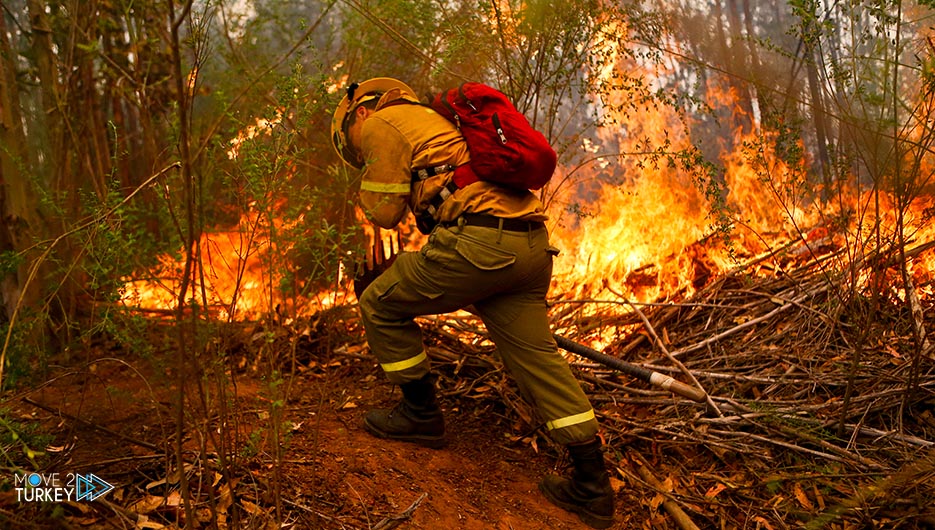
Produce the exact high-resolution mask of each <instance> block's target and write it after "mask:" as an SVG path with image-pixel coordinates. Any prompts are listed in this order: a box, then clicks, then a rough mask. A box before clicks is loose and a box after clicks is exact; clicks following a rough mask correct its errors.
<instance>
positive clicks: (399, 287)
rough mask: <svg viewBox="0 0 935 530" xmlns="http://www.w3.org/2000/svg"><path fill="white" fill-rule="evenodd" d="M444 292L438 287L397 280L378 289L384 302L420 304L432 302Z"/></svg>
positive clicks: (380, 298)
mask: <svg viewBox="0 0 935 530" xmlns="http://www.w3.org/2000/svg"><path fill="white" fill-rule="evenodd" d="M443 294H445V293H444V292H442V291H439V290H438V289H433V288H430V287H428V286H424V285H413V284H411V283H407V284H403V283H402V282H401V281H398V280H397V281H395V282H393V283H391V284H389V285H388V286H386V289H383V290H381V291H378V292H377V300H379V301H380V302H383V303H388V302H392V303H402V304H418V303H422V302H430V301H432V300H435V299H436V298H439V297H440V296H441V295H443Z"/></svg>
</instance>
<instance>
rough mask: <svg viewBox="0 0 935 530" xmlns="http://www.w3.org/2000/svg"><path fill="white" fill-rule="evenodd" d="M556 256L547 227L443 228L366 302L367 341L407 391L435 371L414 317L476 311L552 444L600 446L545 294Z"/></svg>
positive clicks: (404, 257)
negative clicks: (554, 328)
mask: <svg viewBox="0 0 935 530" xmlns="http://www.w3.org/2000/svg"><path fill="white" fill-rule="evenodd" d="M555 254H557V251H556V250H555V248H554V247H552V246H551V245H550V244H549V234H548V231H547V230H546V229H545V228H538V229H534V230H531V231H521V232H520V231H507V230H501V229H499V228H486V227H479V226H471V225H464V224H463V223H461V224H459V225H455V226H451V227H449V228H446V227H444V226H441V225H439V226H437V227H436V228H435V229H434V230H433V231H432V233H431V234H430V235H429V238H428V242H427V243H426V244H425V245H424V246H423V247H422V249H420V251H419V252H404V253H402V254H400V255H399V256H398V257H397V259H396V261H395V262H394V263H393V265H392V266H391V267H390V268H389V269H387V270H386V272H384V273H383V274H381V275H380V276H379V277H378V278H377V279H376V280H374V281H373V283H371V284H370V286H368V287H367V289H366V290H365V291H364V292H363V293H362V295H361V297H360V309H361V315H362V320H363V322H364V328H365V330H366V333H367V341H368V343H369V344H370V349H371V350H372V351H373V353H374V355H375V356H376V358H377V360H378V362H379V363H380V366H381V367H382V368H383V370H384V372H385V373H386V376H387V378H388V379H389V381H390V382H392V383H395V384H402V383H405V382H408V381H413V380H416V379H420V378H421V377H422V376H424V375H425V374H427V373H428V372H429V368H430V366H429V358H428V357H427V356H426V354H425V348H424V346H423V342H422V331H421V328H420V327H419V325H418V324H417V323H416V322H415V321H414V320H413V318H414V317H416V316H420V315H429V314H440V313H448V312H451V311H455V310H458V309H462V308H465V307H467V306H469V305H472V304H473V306H474V307H475V308H476V309H477V312H478V314H479V316H480V318H481V319H482V320H483V322H484V325H485V326H486V327H487V331H488V332H489V333H490V338H491V339H492V340H493V342H494V344H495V345H496V347H497V350H498V351H499V353H500V357H501V358H502V360H503V363H504V365H505V366H506V368H507V370H509V372H510V374H511V375H512V376H513V378H514V379H515V380H516V382H517V385H518V386H519V388H520V391H521V393H522V394H523V396H524V398H525V399H526V400H528V401H529V402H530V403H531V404H532V405H533V406H534V407H535V408H536V410H537V412H538V414H539V415H540V416H541V419H542V420H543V421H545V424H546V426H547V428H548V429H549V431H550V434H551V437H552V439H553V440H555V441H556V442H557V443H561V444H568V443H573V442H579V441H585V440H590V439H592V438H593V437H594V435H595V434H596V433H597V430H598V425H597V420H596V419H595V417H594V410H593V409H592V408H591V404H590V403H589V401H588V399H587V396H586V395H585V393H584V391H583V390H582V389H581V386H580V385H579V384H578V381H577V380H576V379H575V377H574V375H573V374H572V372H571V369H570V368H569V366H568V362H567V361H566V360H565V358H564V357H562V355H561V354H559V352H558V349H557V347H556V345H555V340H554V339H553V337H552V332H551V329H550V327H549V320H548V313H547V307H546V295H547V293H548V290H549V284H550V283H551V277H552V258H553V257H554V256H555Z"/></svg>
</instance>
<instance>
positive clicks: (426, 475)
mask: <svg viewBox="0 0 935 530" xmlns="http://www.w3.org/2000/svg"><path fill="white" fill-rule="evenodd" d="M365 353H366V352H364V353H362V354H359V355H351V356H346V357H342V358H340V359H335V360H332V361H331V362H329V363H328V364H318V363H314V362H312V363H309V364H308V365H303V366H300V370H299V373H298V374H297V375H296V376H295V377H294V378H291V379H290V378H286V379H284V380H283V381H282V382H279V383H277V384H276V385H271V384H270V381H269V379H268V377H267V378H264V377H259V376H256V375H251V374H250V371H249V370H245V371H244V373H241V374H237V375H236V376H235V377H234V378H233V380H234V383H235V385H234V386H232V387H228V388H227V389H226V390H225V392H228V393H229V394H228V395H226V396H223V395H219V394H220V393H221V392H220V391H219V389H218V387H216V385H213V384H212V381H211V380H210V378H207V377H206V378H204V380H203V381H201V385H196V384H194V383H195V382H194V381H190V382H189V389H188V391H187V395H188V396H189V401H190V402H191V403H189V404H188V405H187V407H189V409H190V410H189V419H188V420H187V424H188V426H187V429H186V432H185V434H184V443H185V446H186V448H187V450H186V455H187V458H188V467H186V470H187V474H186V476H187V477H188V482H189V485H190V487H191V489H192V491H193V495H194V496H195V497H196V498H197V499H199V500H198V503H197V505H196V506H197V509H196V510H195V514H196V516H197V518H198V520H199V523H198V524H197V525H196V527H199V528H211V527H213V526H214V524H215V523H217V525H218V526H217V527H218V528H263V529H271V528H274V527H275V528H280V527H282V528H296V529H306V528H307V529H322V530H331V529H385V528H397V527H398V528H409V529H426V530H438V529H456V528H457V529H478V530H480V529H485V530H486V529H497V530H501V529H502V530H508V529H514V530H520V529H522V530H540V529H542V530H546V529H549V530H566V529H568V530H570V529H578V528H586V526H585V525H583V524H582V523H581V522H580V521H578V519H577V517H576V516H574V515H571V514H568V513H566V512H564V511H563V510H561V509H559V508H557V507H554V506H552V505H551V504H549V503H548V502H547V501H546V500H545V499H544V498H543V497H542V496H541V494H540V493H539V492H538V489H537V486H536V484H537V482H538V480H539V479H540V477H541V476H542V475H543V474H546V473H552V472H559V473H564V472H566V471H567V469H566V468H565V465H566V462H565V461H564V455H563V453H562V451H560V450H559V449H558V448H556V447H555V446H553V445H551V444H550V443H549V442H548V441H547V440H545V439H543V438H541V437H538V436H536V435H534V434H533V435H532V436H528V434H532V433H526V434H527V435H526V436H524V433H523V432H522V429H523V428H527V427H524V426H523V425H521V424H520V422H517V419H516V418H515V417H513V418H511V417H510V416H511V415H510V414H509V413H508V412H507V409H506V408H505V407H503V406H502V405H500V404H498V403H497V401H496V400H488V399H465V398H464V397H459V396H454V395H451V394H446V388H445V384H444V381H443V382H442V383H440V386H441V394H442V397H441V401H442V406H443V408H444V409H445V410H446V420H447V429H448V436H449V443H448V445H447V446H446V447H444V448H442V449H437V450H435V449H427V448H421V447H418V446H414V445H410V444H405V443H399V442H393V441H386V440H380V439H376V438H374V437H372V436H370V435H369V434H368V433H367V432H366V431H365V430H364V429H363V428H362V426H361V421H362V418H363V415H364V414H365V413H366V411H367V410H368V409H369V408H371V407H374V406H391V405H392V404H393V403H394V402H395V401H396V400H397V399H398V397H399V393H398V390H394V389H393V387H391V385H389V384H388V383H386V382H385V381H384V380H383V378H382V374H380V373H379V370H378V368H377V367H376V365H375V363H374V361H373V360H372V359H370V358H369V357H368V356H367V355H366V354H365ZM157 365H158V363H156V364H153V363H151V362H148V361H145V360H142V359H134V358H133V356H132V354H131V355H122V356H117V357H112V356H104V355H97V356H95V358H94V359H89V360H88V361H87V362H86V363H85V367H84V368H82V369H77V370H76V369H65V368H54V367H52V368H50V369H49V372H48V377H47V378H46V380H45V381H44V382H42V383H41V384H37V385H36V386H34V387H32V388H28V389H20V390H19V391H18V392H16V393H11V394H7V395H5V396H3V403H2V407H3V409H4V411H5V414H6V417H7V419H8V420H9V421H11V425H15V426H16V427H15V428H16V429H18V430H20V431H23V432H25V431H29V432H31V433H33V434H32V435H31V436H27V437H23V438H20V440H25V442H24V443H22V444H20V443H15V442H9V443H7V444H5V445H4V453H5V454H6V456H7V461H8V464H10V465H8V466H7V468H8V472H7V473H6V476H5V477H3V478H4V479H6V480H5V481H4V482H3V487H2V490H3V491H0V527H2V528H11V529H12V528H24V529H25V528H37V529H38V528H43V529H44V528H147V529H158V528H175V527H178V525H179V524H180V523H182V522H183V521H184V517H185V515H184V513H183V512H182V510H181V509H180V508H179V499H180V492H181V484H180V482H179V481H178V477H179V475H178V473H176V472H175V471H174V469H175V464H174V456H173V455H172V453H171V450H172V448H173V447H174V444H175V442H174V440H175V430H174V427H173V425H174V422H173V421H172V417H173V414H174V412H173V410H174V406H173V401H174V400H175V397H174V396H175V395H177V391H176V388H175V384H174V383H173V378H174V372H173V370H172V369H171V368H165V367H163V368H154V367H155V366H157ZM226 375H227V376H229V375H230V374H226ZM280 384H281V385H287V388H286V387H283V386H279V385H280ZM274 387H275V388H278V389H280V390H285V391H284V392H283V395H286V396H288V400H287V401H286V402H285V406H284V407H283V408H282V409H281V410H282V411H283V417H282V418H281V419H282V420H283V421H282V425H284V429H283V434H282V439H283V443H282V444H281V446H282V447H283V448H284V450H283V452H282V454H281V463H280V464H279V465H276V464H275V460H276V458H275V457H274V453H275V446H276V444H275V443H274V442H273V439H274V437H273V429H271V427H270V425H271V424H272V423H273V421H272V420H270V413H269V411H270V410H271V407H270V405H271V402H272V400H271V398H270V397H269V396H270V392H271V389H272V388H274ZM199 388H200V390H199ZM221 401H225V402H228V403H231V404H232V405H233V406H232V407H230V408H229V409H228V410H227V411H226V412H223V413H218V412H217V403H220V402H221ZM204 403H207V404H208V405H207V407H206V408H207V409H210V410H211V411H212V413H211V414H208V415H207V418H206V419H205V418H201V419H199V417H201V416H202V414H200V413H198V412H197V408H198V407H200V406H201V404H204ZM514 416H515V415H514ZM224 418H227V420H225V419H224ZM199 422H201V423H199ZM227 422H230V423H233V425H227V426H228V429H227V430H224V429H221V428H220V427H221V423H227ZM233 432H239V433H240V434H239V435H238V436H227V437H226V438H225V437H224V436H223V435H221V434H220V433H228V434H230V433H233ZM225 440H226V441H225ZM224 443H228V444H229V445H228V446H227V447H228V450H227V454H228V455H232V456H230V458H229V459H228V460H227V461H226V462H221V461H220V460H218V459H217V458H209V460H210V461H209V462H205V461H202V460H200V459H199V455H208V456H209V457H213V456H216V455H217V451H215V449H214V447H220V446H221V444H224ZM40 445H41V446H40ZM26 446H30V448H31V449H33V450H35V451H38V452H39V453H41V454H40V455H39V456H37V457H36V458H35V460H34V462H30V461H28V459H26V458H24V456H23V455H24V454H25V452H26V450H25V447H26ZM166 447H168V448H169V452H168V453H167V451H166V449H165V448H166ZM198 447H201V448H202V450H201V451H198ZM167 454H168V456H167ZM14 463H15V465H13V464H14ZM24 472H40V473H59V474H67V473H94V474H95V475H96V476H98V477H100V478H101V479H103V480H105V481H107V482H109V483H111V484H113V485H114V486H115V489H114V490H113V491H111V492H110V493H108V494H107V495H106V496H104V497H103V498H101V499H99V500H96V501H93V502H84V501H82V502H62V503H27V502H22V501H18V500H17V497H16V493H15V491H14V489H13V488H11V480H10V479H11V478H12V475H13V474H14V473H24ZM209 482H210V483H211V484H210V485H211V487H210V488H209V487H208V486H209V484H208V483H209ZM614 483H615V485H617V486H618V487H619V486H621V483H620V482H619V481H616V480H615V481H614ZM208 492H211V493H210V494H209V493H208ZM212 497H214V502H215V507H214V509H213V511H212V509H211V504H212V501H211V498H212ZM277 500H278V501H279V502H278V503H277ZM618 502H619V503H621V504H625V503H630V504H633V503H638V500H637V499H632V498H629V497H628V495H627V494H626V493H625V488H620V492H619V493H618ZM277 504H278V510H279V511H278V514H279V516H278V517H277V515H276V514H277ZM627 511H631V512H632V509H630V510H627ZM628 517H629V516H624V517H618V521H620V523H619V524H618V525H617V526H616V527H617V528H630V527H639V526H641V525H640V524H639V523H635V524H630V523H632V521H630V523H625V522H624V519H626V518H628ZM277 519H278V520H279V521H281V522H282V525H281V526H280V525H279V524H278V523H277Z"/></svg>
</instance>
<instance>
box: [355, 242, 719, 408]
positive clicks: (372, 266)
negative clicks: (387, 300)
mask: <svg viewBox="0 0 935 530" xmlns="http://www.w3.org/2000/svg"><path fill="white" fill-rule="evenodd" d="M375 241H380V242H381V243H380V244H375V245H373V247H372V248H371V255H368V256H367V257H366V258H367V259H366V260H365V261H364V262H363V263H360V264H358V266H357V269H356V270H355V274H354V292H355V294H356V295H357V298H358V299H360V295H361V294H362V293H363V291H364V289H365V288H366V287H367V285H369V284H370V283H371V282H372V281H373V280H375V279H376V278H377V277H378V276H379V275H380V274H382V273H383V271H384V270H386V269H387V268H389V266H390V265H391V264H392V263H393V261H394V260H395V259H396V255H397V252H398V249H399V248H401V246H402V245H401V243H400V241H399V234H398V233H397V241H396V244H395V245H393V242H392V241H390V252H389V255H387V254H386V252H385V250H384V248H383V244H382V238H381V236H380V230H379V229H377V230H376V238H375ZM465 309H466V310H467V311H469V312H470V313H472V314H475V315H476V314H477V313H476V310H474V308H473V307H468V308H465ZM552 337H553V338H554V339H555V343H556V344H558V347H559V348H561V349H563V350H566V351H568V352H570V353H573V354H575V355H578V356H579V357H584V358H585V359H589V360H591V361H594V362H596V363H599V364H602V365H604V366H606V367H608V368H613V369H614V370H617V371H620V372H623V373H625V374H627V375H629V376H631V377H635V378H636V379H639V380H640V381H644V382H646V383H649V384H651V385H653V386H655V387H658V388H661V389H663V390H668V391H669V392H672V393H674V394H678V395H680V396H682V397H684V398H688V399H690V400H692V401H696V402H698V403H704V401H705V400H706V399H707V395H706V394H705V392H704V390H701V389H700V388H696V387H693V386H690V385H687V384H685V383H683V382H681V381H678V380H677V379H674V378H672V377H670V376H668V375H665V374H661V373H659V372H656V371H654V370H650V369H648V368H644V367H642V366H639V365H636V364H632V363H628V362H626V361H624V360H622V359H619V358H617V357H614V356H612V355H607V354H606V353H601V352H599V351H597V350H595V349H593V348H589V347H588V346H585V345H584V344H581V343H578V342H575V341H573V340H571V339H569V338H566V337H563V336H561V335H556V334H552Z"/></svg>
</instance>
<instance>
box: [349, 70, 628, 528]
mask: <svg viewBox="0 0 935 530" xmlns="http://www.w3.org/2000/svg"><path fill="white" fill-rule="evenodd" d="M331 134H332V141H333V143H334V147H335V149H336V150H337V152H338V154H339V155H340V156H341V158H342V159H343V160H344V161H345V162H346V163H348V164H349V165H351V166H353V167H354V168H357V169H360V170H362V173H361V176H360V194H359V199H360V205H361V207H362V208H363V210H364V212H365V214H366V215H367V218H368V219H369V220H370V221H371V222H372V223H374V224H376V225H377V226H379V227H382V228H393V227H395V226H396V225H397V224H399V223H400V222H401V221H402V220H403V219H404V217H405V216H406V215H407V214H408V212H410V211H411V212H412V213H413V214H414V215H415V216H416V217H417V219H419V227H420V229H421V230H423V231H425V232H426V233H428V241H427V242H426V244H425V245H424V246H423V247H422V248H421V249H420V250H419V251H418V252H403V253H401V254H399V255H398V256H397V257H396V259H395V260H393V261H392V264H391V265H389V267H388V268H387V269H386V270H385V271H382V273H378V275H377V276H376V278H375V279H373V280H372V283H370V284H369V285H366V286H365V288H363V290H362V292H361V293H360V294H359V296H358V298H359V302H360V311H361V318H362V321H363V324H364V329H365V331H366V335H367V342H368V343H369V345H370V349H371V350H372V351H373V354H374V355H375V356H376V358H377V360H378V362H379V364H380V366H381V368H382V369H383V371H384V373H385V374H386V377H387V379H388V380H389V381H390V382H391V383H394V384H396V385H399V387H400V388H401V390H402V399H401V401H400V402H399V403H398V404H397V405H396V406H395V407H394V408H392V409H376V410H371V411H369V412H368V413H367V414H366V417H365V419H364V427H365V428H366V430H367V431H369V432H370V433H371V434H373V435H375V436H377V437H380V438H389V439H394V440H402V441H406V442H413V443H416V444H420V445H423V446H427V447H432V448H438V447H441V446H443V445H444V444H445V422H444V417H443V414H442V410H441V409H440V407H439V404H438V400H437V399H436V395H435V378H434V377H433V375H432V374H431V372H430V365H429V358H428V356H427V355H426V353H425V349H424V345H423V342H422V334H421V329H420V327H419V325H418V324H417V323H416V322H415V321H414V320H413V319H414V317H416V316H420V315H428V314H441V313H448V312H452V311H455V310H458V309H463V308H466V307H468V306H473V308H474V310H475V311H476V313H477V314H478V315H479V316H480V318H481V319H482V320H483V322H484V325H485V326H486V328H487V330H488V332H489V334H490V338H491V339H492V340H493V342H494V344H495V345H496V347H497V350H498V352H499V354H500V357H501V358H502V360H503V364H504V365H505V366H506V368H507V369H508V370H509V372H510V374H511V376H512V377H513V378H514V379H515V381H516V383H517V385H518V387H519V389H520V391H521V393H522V394H523V396H524V397H525V398H526V399H527V400H528V401H530V402H531V403H532V404H533V405H534V407H535V408H536V411H537V413H538V414H539V415H540V416H541V418H542V420H543V421H544V422H545V426H546V427H547V429H548V431H549V434H550V436H551V437H552V439H554V440H555V441H556V442H558V443H561V444H564V445H565V446H566V447H567V448H568V451H569V455H570V456H571V460H572V464H573V472H572V475H571V477H570V478H563V477H558V476H547V477H545V478H544V479H543V480H542V481H541V482H540V484H539V489H540V490H541V491H542V493H543V494H544V495H545V496H546V497H547V498H548V499H549V500H550V501H551V502H553V503H554V504H556V505H558V506H560V507H561V508H563V509H565V510H568V511H571V512H574V513H576V514H577V515H578V516H579V518H581V520H583V521H584V522H585V523H587V524H589V525H590V526H592V527H594V528H607V527H609V526H611V525H612V524H613V512H614V491H613V489H612V488H611V484H610V479H609V476H608V473H607V471H606V468H605V465H604V457H603V453H602V450H601V440H600V438H599V437H598V436H597V432H598V423H597V420H596V419H595V416H594V410H593V409H592V408H591V405H590V403H589V401H588V399H587V396H586V395H585V393H584V391H583V390H582V389H581V386H580V385H579V384H578V381H577V379H575V377H574V375H573V374H572V372H571V369H570V368H569V366H568V363H567V361H566V360H565V358H564V357H562V355H560V354H559V352H558V349H557V347H556V344H555V341H554V339H553V337H552V333H551V330H550V327H549V320H548V315H547V307H546V295H547V293H548V289H549V284H550V282H551V276H552V259H553V257H554V256H555V255H556V254H558V252H557V250H556V249H555V248H554V247H552V246H551V245H550V243H549V234H548V231H547V230H546V227H545V223H544V221H546V220H547V216H546V214H545V212H544V208H543V206H542V204H541V203H540V201H539V200H538V198H537V197H536V196H535V195H534V194H533V193H531V192H529V191H517V190H513V189H507V188H504V187H501V186H498V185H496V184H492V183H489V182H484V181H479V182H474V183H472V184H469V185H467V186H465V187H464V188H461V189H458V188H457V187H453V186H452V185H451V178H452V172H451V171H447V172H445V171H442V172H441V173H440V174H438V175H435V176H431V177H429V178H426V179H424V180H420V179H415V180H413V177H412V173H411V172H412V170H413V169H418V168H426V167H440V166H447V167H455V166H459V165H462V164H466V163H467V162H468V161H469V160H470V156H471V155H470V154H469V153H468V149H467V145H466V143H465V141H464V139H463V137H462V136H461V134H460V133H459V131H458V130H457V128H456V127H455V126H454V124H452V123H451V122H449V121H448V120H447V119H445V118H444V117H443V116H441V115H440V114H438V113H436V112H435V111H434V110H432V109H430V108H429V107H427V106H424V105H419V104H418V98H417V97H416V95H415V93H414V92H413V91H412V89H411V88H409V87H408V86H407V85H406V84H405V83H403V82H401V81H398V80H396V79H391V78H375V79H370V80H367V81H364V82H362V83H360V84H356V83H355V84H352V85H350V86H349V87H348V90H347V94H346V95H345V96H344V97H343V98H342V100H341V101H340V103H339V104H338V106H337V108H336V110H335V112H334V116H333V119H332V123H331ZM473 156H483V153H475V154H474V155H473ZM361 287H364V286H361Z"/></svg>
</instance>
